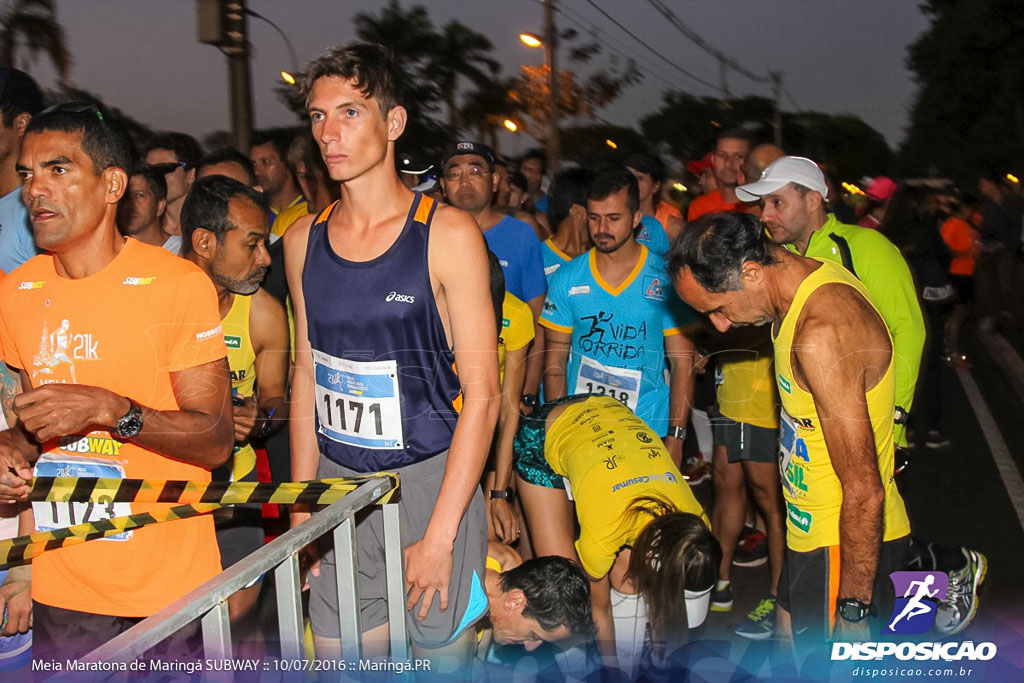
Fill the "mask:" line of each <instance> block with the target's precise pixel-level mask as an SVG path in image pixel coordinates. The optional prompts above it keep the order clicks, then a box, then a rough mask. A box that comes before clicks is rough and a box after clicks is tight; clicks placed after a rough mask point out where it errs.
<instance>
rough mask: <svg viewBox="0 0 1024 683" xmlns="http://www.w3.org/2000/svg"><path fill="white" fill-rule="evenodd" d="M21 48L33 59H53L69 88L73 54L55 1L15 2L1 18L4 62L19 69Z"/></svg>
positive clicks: (0, 49)
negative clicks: (17, 66) (45, 57)
mask: <svg viewBox="0 0 1024 683" xmlns="http://www.w3.org/2000/svg"><path fill="white" fill-rule="evenodd" d="M21 49H24V50H27V51H28V54H29V56H30V57H35V56H36V55H38V54H40V53H42V54H45V55H46V56H47V57H49V58H50V61H52V62H53V65H54V67H56V69H57V76H58V78H59V81H60V85H61V86H62V87H64V86H67V85H68V81H69V79H70V77H71V61H72V60H71V52H70V50H68V41H67V35H66V34H65V33H64V28H63V27H62V26H61V25H60V23H59V22H58V21H57V9H56V7H55V5H54V1H53V0H14V2H12V3H11V4H10V5H9V6H8V9H7V11H6V12H4V14H3V15H0V62H2V63H4V64H7V65H10V66H16V65H17V61H16V60H17V57H18V56H19V50H21Z"/></svg>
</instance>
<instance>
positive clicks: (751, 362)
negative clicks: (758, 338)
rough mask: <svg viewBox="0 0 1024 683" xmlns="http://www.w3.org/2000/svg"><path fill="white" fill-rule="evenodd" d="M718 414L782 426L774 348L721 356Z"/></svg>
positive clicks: (739, 419)
mask: <svg viewBox="0 0 1024 683" xmlns="http://www.w3.org/2000/svg"><path fill="white" fill-rule="evenodd" d="M717 357H718V358H719V368H720V370H721V376H720V381H719V382H718V411H719V412H720V413H722V415H724V416H725V417H727V418H729V419H730V420H736V421H737V422H743V423H745V424H750V425H754V426H755V427H764V428H765V429H775V428H776V427H778V426H779V411H778V405H779V400H778V393H777V392H776V390H775V377H774V373H773V367H774V365H773V362H772V361H773V359H772V348H771V346H770V345H769V343H765V344H764V345H763V346H760V347H757V348H754V349H749V350H748V349H742V350H736V351H728V352H726V353H724V354H721V355H720V356H717Z"/></svg>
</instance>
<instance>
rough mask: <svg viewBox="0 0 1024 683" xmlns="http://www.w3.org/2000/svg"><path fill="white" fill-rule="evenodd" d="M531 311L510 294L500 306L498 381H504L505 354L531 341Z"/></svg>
mask: <svg viewBox="0 0 1024 683" xmlns="http://www.w3.org/2000/svg"><path fill="white" fill-rule="evenodd" d="M534 334H535V333H534V329H533V311H531V310H530V307H529V306H527V305H526V303H525V302H524V301H522V300H521V299H519V298H518V297H516V296H515V295H514V294H512V293H511V292H505V300H504V301H503V302H502V304H501V335H500V336H499V337H498V381H500V382H504V381H505V352H506V351H515V350H516V349H521V348H523V347H524V346H526V345H528V344H529V343H530V342H532V341H533V337H534Z"/></svg>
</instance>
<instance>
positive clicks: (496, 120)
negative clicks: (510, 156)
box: [459, 78, 519, 151]
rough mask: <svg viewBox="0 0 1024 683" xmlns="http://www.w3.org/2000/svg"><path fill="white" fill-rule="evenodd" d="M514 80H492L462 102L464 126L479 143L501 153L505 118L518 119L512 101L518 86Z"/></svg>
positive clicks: (481, 85)
mask: <svg viewBox="0 0 1024 683" xmlns="http://www.w3.org/2000/svg"><path fill="white" fill-rule="evenodd" d="M517 82H518V81H517V79H515V78H495V79H489V80H488V81H486V82H485V83H481V84H479V85H477V88H476V90H473V91H470V92H469V93H467V94H466V96H465V98H464V99H463V105H462V109H461V111H460V112H459V115H460V116H461V117H462V124H463V125H464V126H466V127H469V128H473V129H474V130H475V134H476V136H477V139H479V140H481V141H482V142H486V143H487V144H488V145H490V146H491V147H493V148H494V149H495V151H497V149H498V145H497V142H498V130H499V129H500V128H501V127H502V122H503V121H504V120H505V119H506V118H515V117H516V115H517V113H518V112H519V109H518V108H517V106H516V103H514V102H513V101H512V99H511V97H510V92H511V91H512V89H513V88H514V87H515V86H516V84H517Z"/></svg>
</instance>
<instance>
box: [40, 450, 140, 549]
mask: <svg viewBox="0 0 1024 683" xmlns="http://www.w3.org/2000/svg"><path fill="white" fill-rule="evenodd" d="M35 476H37V477H104V478H113V479H124V468H123V467H121V465H120V463H118V462H112V461H110V460H94V459H92V458H73V457H68V456H66V455H63V454H57V453H43V454H42V455H41V456H39V460H38V461H37V462H36V466H35ZM68 497H70V496H68ZM32 512H33V514H34V515H35V518H36V531H53V530H54V529H63V528H64V527H69V526H73V525H75V524H84V523H86V522H101V521H103V520H105V519H110V518H112V517H125V516H127V515H130V514H132V506H131V503H113V502H111V500H110V497H109V496H100V497H99V499H98V500H96V501H94V502H89V503H58V502H56V501H54V502H50V503H32ZM132 533H133V532H131V531H124V532H122V533H120V534H116V535H114V536H107V537H106V538H102V539H98V540H101V541H127V540H128V539H129V538H131V537H132Z"/></svg>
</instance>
